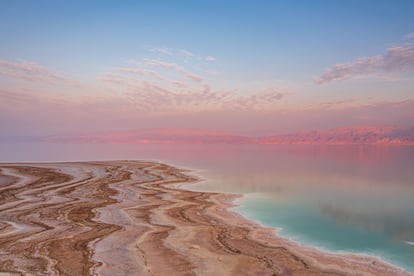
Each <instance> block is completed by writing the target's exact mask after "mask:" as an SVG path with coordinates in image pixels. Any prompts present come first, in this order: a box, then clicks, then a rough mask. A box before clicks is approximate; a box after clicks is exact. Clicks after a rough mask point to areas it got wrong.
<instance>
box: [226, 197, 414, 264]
mask: <svg viewBox="0 0 414 276" xmlns="http://www.w3.org/2000/svg"><path fill="white" fill-rule="evenodd" d="M237 204H239V206H238V207H236V208H234V210H235V211H237V212H239V213H241V214H243V215H244V216H245V217H247V218H249V219H253V220H255V221H257V222H259V223H261V224H263V225H266V226H271V227H275V228H281V229H280V230H279V232H278V233H279V235H281V236H284V237H288V238H291V239H292V240H295V241H297V242H300V243H302V244H305V245H312V246H316V247H319V248H322V249H324V250H328V251H333V252H354V253H364V254H368V255H373V256H377V257H380V258H381V259H382V260H385V261H387V262H390V263H392V264H395V265H398V266H400V267H404V268H405V269H407V270H409V271H414V245H412V244H409V243H407V242H406V241H404V240H403V239H399V238H398V236H397V237H392V235H393V232H395V231H397V232H398V230H399V229H393V228H394V227H396V225H393V223H394V222H393V221H392V218H389V221H388V223H389V225H388V226H387V227H383V228H378V227H376V226H375V223H373V222H370V221H369V219H368V221H365V223H364V224H365V225H359V224H357V223H352V222H350V221H346V220H343V221H340V220H338V218H336V217H335V214H329V213H326V212H323V210H321V209H320V208H312V207H310V206H309V205H308V204H304V203H303V202H300V201H295V200H292V201H289V202H284V201H280V200H277V197H273V198H272V197H271V196H269V195H258V194H252V195H248V196H245V197H244V198H242V199H239V200H238V201H237ZM412 211H413V212H411V213H410V214H407V215H408V216H411V219H412V220H414V217H413V215H412V214H414V210H412ZM360 219H363V218H362V217H361V218H360ZM394 234H395V233H394Z"/></svg>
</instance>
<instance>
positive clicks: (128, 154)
mask: <svg viewBox="0 0 414 276" xmlns="http://www.w3.org/2000/svg"><path fill="white" fill-rule="evenodd" d="M0 152H1V155H0V158H1V161H71V160H72V161H73V160H107V159H149V160H161V161H164V162H169V163H171V164H174V165H177V166H183V167H189V168H192V169H196V170H197V174H199V175H201V176H202V177H203V178H204V179H206V180H205V181H202V182H200V183H198V184H196V185H191V187H192V188H195V189H201V190H208V191H221V192H230V193H243V194H244V195H245V196H244V197H243V198H241V199H239V200H238V201H237V202H238V203H239V204H240V206H239V207H237V208H235V210H236V211H238V212H241V213H242V214H244V215H245V216H247V217H248V218H251V219H254V220H256V221H259V222H260V223H262V224H264V225H267V226H274V227H277V228H281V229H282V230H281V232H280V234H281V235H282V236H286V237H290V238H293V239H294V240H296V241H299V242H301V243H304V244H307V245H313V246H318V247H321V248H325V249H328V250H331V251H339V252H359V253H367V254H371V255H376V256H379V257H381V258H382V259H384V260H386V261H389V262H391V263H393V264H396V265H399V266H402V267H405V268H406V269H408V270H410V271H414V261H413V260H414V147H376V146H364V147H359V146H325V147H323V146H272V145H263V146H260V145H208V146H207V145H110V144H104V145H99V144H96V145H85V144H78V145H77V144H70V145H59V144H51V145H50V144H49V145H48V144H14V145H13V144H9V145H7V146H5V145H1V144H0Z"/></svg>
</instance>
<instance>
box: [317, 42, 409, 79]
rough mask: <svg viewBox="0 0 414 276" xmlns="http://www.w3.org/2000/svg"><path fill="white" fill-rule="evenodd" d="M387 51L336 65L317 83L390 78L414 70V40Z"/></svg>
mask: <svg viewBox="0 0 414 276" xmlns="http://www.w3.org/2000/svg"><path fill="white" fill-rule="evenodd" d="M406 37H407V38H409V39H410V40H409V41H407V42H405V43H403V44H401V45H396V46H394V47H390V48H388V49H387V51H386V53H385V54H384V55H377V56H371V57H363V58H359V59H357V60H355V61H353V62H350V63H343V64H336V65H335V66H334V67H332V68H330V69H328V70H326V71H325V72H324V73H323V74H322V75H321V76H320V77H319V78H318V79H317V80H316V81H315V82H316V83H317V84H323V83H328V82H331V81H336V80H346V79H352V78H358V77H362V76H376V77H382V78H384V77H385V78H389V74H390V73H395V72H402V71H410V70H414V40H413V37H412V34H410V35H408V36H406Z"/></svg>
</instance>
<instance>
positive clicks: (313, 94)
mask: <svg viewBox="0 0 414 276" xmlns="http://www.w3.org/2000/svg"><path fill="white" fill-rule="evenodd" d="M413 14H414V1H411V0H408V1H399V0H395V1H381V0H375V1H374V0H370V1H368V0H349V1H339V0H325V1H305V0H303V1H295V0H294V1H270V0H269V1H266V0H261V1H254V0H245V1H236V0H226V1H222V0H209V1H207V0H192V1H190V0H177V1H167V0H165V1H115V0H114V1H105V0H100V1H98V0H96V1H93V0H91V1H76V0H71V1H44V0H39V1H21V0H2V1H1V2H0V37H1V43H0V136H14V135H17V136H31V135H33V136H36V135H55V134H77V133H88V132H103V131H121V130H122V131H125V130H137V129H148V128H197V129H210V130H219V131H228V132H233V133H236V134H243V135H252V136H254V135H263V134H273V133H286V132H292V131H299V130H312V129H329V128H335V127H343V126H354V125H358V126H360V125H413V123H412V122H414V16H413Z"/></svg>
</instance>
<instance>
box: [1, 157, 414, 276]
mask: <svg viewBox="0 0 414 276" xmlns="http://www.w3.org/2000/svg"><path fill="white" fill-rule="evenodd" d="M0 176H3V179H7V181H6V180H4V181H2V182H1V183H0V274H1V273H4V272H7V273H10V274H12V273H16V275H411V274H410V273H408V272H405V271H403V270H400V269H398V268H396V267H392V266H390V265H387V264H385V263H382V262H381V261H379V260H377V259H375V258H372V257H367V256H361V255H351V254H347V255H344V254H342V255H339V254H331V253H326V252H320V251H317V250H314V249H311V248H306V247H301V246H299V245H298V244H296V243H294V242H292V241H289V240H286V239H283V238H280V237H278V236H277V235H275V234H274V230H273V229H266V228H263V227H261V226H259V225H257V224H255V223H253V222H251V221H248V220H246V219H244V218H243V217H241V216H239V215H237V214H235V213H232V212H230V211H228V210H227V209H228V208H229V207H230V206H231V200H232V199H234V198H235V196H232V195H223V194H219V193H204V192H195V191H188V190H183V189H180V188H177V187H176V185H174V184H179V183H188V182H193V181H196V179H194V178H193V177H190V176H188V175H185V174H184V173H183V172H182V171H180V170H178V169H176V168H173V167H171V166H168V165H165V164H160V163H155V162H145V161H106V162H73V163H38V164H23V163H19V164H7V163H3V164H0ZM12 275H13V274H12Z"/></svg>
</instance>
